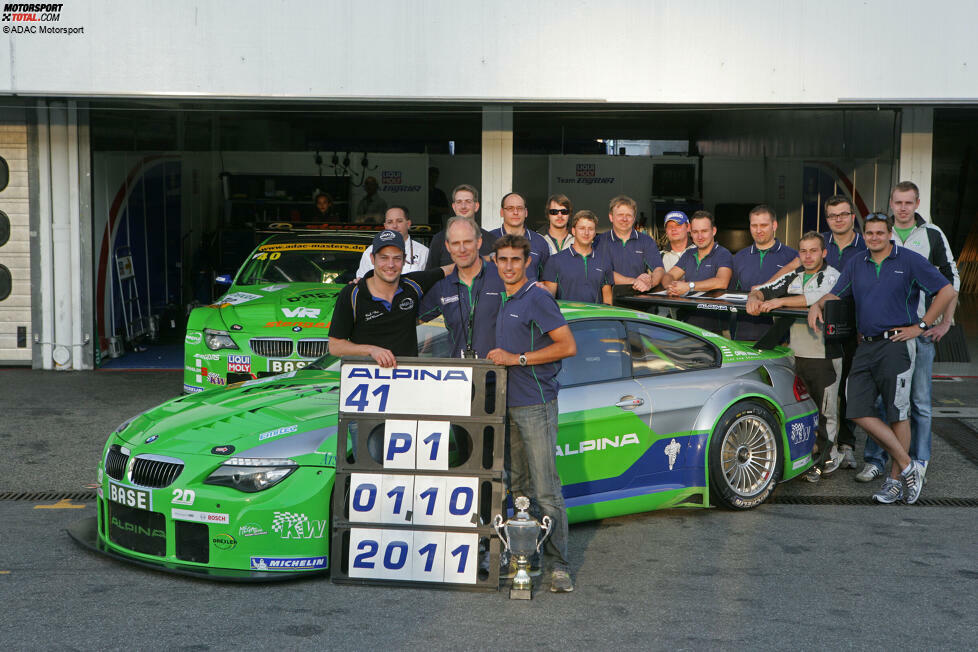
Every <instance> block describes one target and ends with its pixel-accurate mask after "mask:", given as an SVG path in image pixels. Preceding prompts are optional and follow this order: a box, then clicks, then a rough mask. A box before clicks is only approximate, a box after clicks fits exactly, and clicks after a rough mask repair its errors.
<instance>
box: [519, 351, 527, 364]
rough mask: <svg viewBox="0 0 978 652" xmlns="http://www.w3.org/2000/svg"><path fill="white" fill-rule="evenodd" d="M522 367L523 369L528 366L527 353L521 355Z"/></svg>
mask: <svg viewBox="0 0 978 652" xmlns="http://www.w3.org/2000/svg"><path fill="white" fill-rule="evenodd" d="M520 366H521V367H525V366H526V354H525V353H520Z"/></svg>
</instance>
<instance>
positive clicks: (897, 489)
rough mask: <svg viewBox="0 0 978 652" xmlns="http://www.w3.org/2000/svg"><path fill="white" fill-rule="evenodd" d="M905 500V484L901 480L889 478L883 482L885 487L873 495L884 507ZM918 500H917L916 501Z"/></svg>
mask: <svg viewBox="0 0 978 652" xmlns="http://www.w3.org/2000/svg"><path fill="white" fill-rule="evenodd" d="M902 498H903V484H902V483H901V482H900V481H899V480H894V479H893V478H887V479H886V480H884V481H883V486H882V487H881V488H880V490H879V491H877V492H876V493H875V494H873V500H875V501H876V502H878V503H882V504H884V505H889V504H891V503H895V502H896V501H898V500H900V499H902ZM914 500H916V498H915V499H914Z"/></svg>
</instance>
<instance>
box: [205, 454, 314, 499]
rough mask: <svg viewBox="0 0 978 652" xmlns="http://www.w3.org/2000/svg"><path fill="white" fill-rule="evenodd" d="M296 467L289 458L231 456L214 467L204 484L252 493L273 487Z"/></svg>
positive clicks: (297, 466)
mask: <svg viewBox="0 0 978 652" xmlns="http://www.w3.org/2000/svg"><path fill="white" fill-rule="evenodd" d="M297 468H299V465H298V464H296V463H295V460H290V459H275V458H260V457H232V458H231V459H229V460H227V461H225V462H224V463H223V464H221V466H219V467H217V468H216V469H214V472H213V473H211V474H210V475H209V476H207V479H206V480H204V484H216V485H219V486H222V487H231V488H232V489H237V490H238V491H245V492H248V493H254V492H256V491H264V490H265V489H268V488H269V487H274V486H275V485H276V484H278V483H279V482H281V481H282V480H284V479H285V478H287V477H289V475H290V474H291V473H292V472H293V471H295V470H296V469H297Z"/></svg>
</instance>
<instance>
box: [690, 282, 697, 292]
mask: <svg viewBox="0 0 978 652" xmlns="http://www.w3.org/2000/svg"><path fill="white" fill-rule="evenodd" d="M695 289H696V283H695V282H694V281H690V282H689V291H690V292H692V291H693V290H695Z"/></svg>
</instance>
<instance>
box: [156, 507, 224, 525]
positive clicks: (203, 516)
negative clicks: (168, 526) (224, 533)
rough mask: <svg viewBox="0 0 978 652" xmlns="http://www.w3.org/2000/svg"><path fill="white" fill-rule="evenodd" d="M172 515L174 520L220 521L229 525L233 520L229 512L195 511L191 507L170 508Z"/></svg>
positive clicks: (195, 521)
mask: <svg viewBox="0 0 978 652" xmlns="http://www.w3.org/2000/svg"><path fill="white" fill-rule="evenodd" d="M170 515H171V516H172V518H173V520H174V521H193V522H194V523H220V524H221V525H228V524H229V523H230V522H231V516H230V515H229V514H218V513H215V512H194V511H191V510H189V509H177V508H175V507H174V508H173V509H172V510H170Z"/></svg>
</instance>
